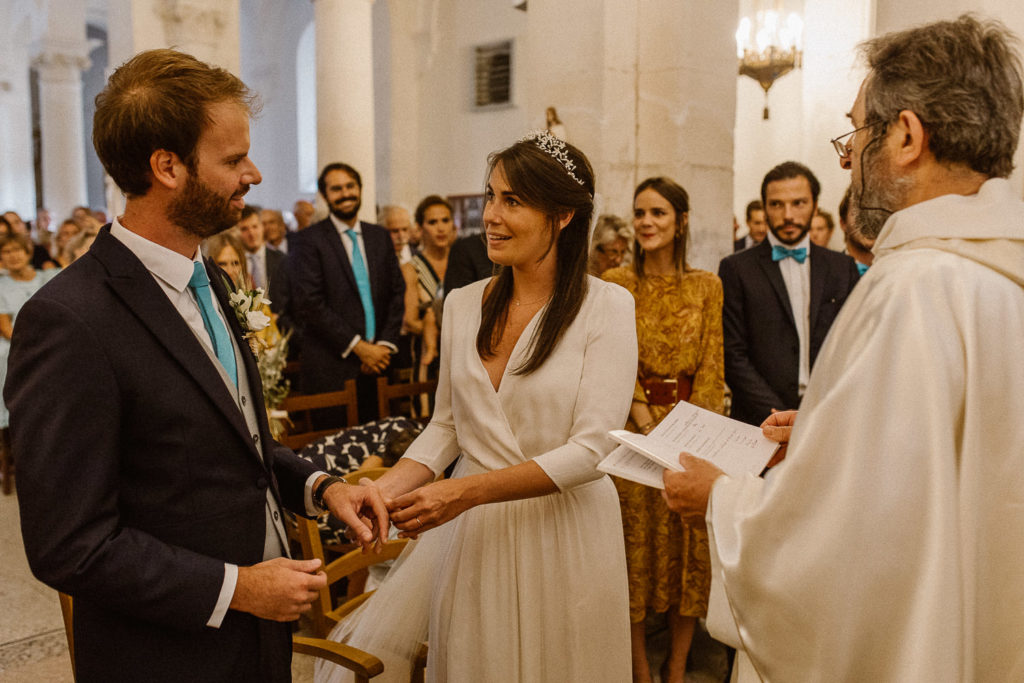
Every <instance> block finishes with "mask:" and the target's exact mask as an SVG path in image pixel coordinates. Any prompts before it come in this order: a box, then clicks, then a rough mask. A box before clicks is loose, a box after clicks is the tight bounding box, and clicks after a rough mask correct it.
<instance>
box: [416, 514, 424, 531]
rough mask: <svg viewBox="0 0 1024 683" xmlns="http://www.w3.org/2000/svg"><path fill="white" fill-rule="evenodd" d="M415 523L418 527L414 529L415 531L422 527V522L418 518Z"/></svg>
mask: <svg viewBox="0 0 1024 683" xmlns="http://www.w3.org/2000/svg"><path fill="white" fill-rule="evenodd" d="M416 523H417V524H418V525H419V526H418V527H416V528H417V529H419V528H420V527H421V526H423V522H421V521H420V518H419V517H417V518H416Z"/></svg>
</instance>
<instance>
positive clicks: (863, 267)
mask: <svg viewBox="0 0 1024 683" xmlns="http://www.w3.org/2000/svg"><path fill="white" fill-rule="evenodd" d="M868 267H869V266H866V265H864V264H863V263H861V262H860V261H857V274H858V275H864V273H866V272H868Z"/></svg>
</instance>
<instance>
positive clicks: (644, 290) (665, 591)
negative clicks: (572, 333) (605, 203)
mask: <svg viewBox="0 0 1024 683" xmlns="http://www.w3.org/2000/svg"><path fill="white" fill-rule="evenodd" d="M689 212H690V198H689V196H688V195H687V193H686V190H684V189H683V188H682V187H681V186H680V185H678V184H677V183H675V182H673V181H672V180H669V179H668V178H648V179H647V180H645V181H643V182H642V183H640V185H639V186H638V187H637V188H636V192H635V193H634V194H633V231H634V233H635V243H634V249H633V251H634V254H635V256H634V260H633V264H632V265H630V266H621V267H619V268H613V269H612V270H608V271H605V273H604V276H603V277H604V279H605V280H608V281H609V282H614V283H616V284H619V285H622V286H623V287H625V288H626V289H628V290H629V291H630V293H632V294H633V296H634V297H635V299H636V329H637V343H638V345H639V349H640V354H639V355H640V367H639V373H638V377H637V381H636V387H635V390H634V393H633V403H632V406H631V407H630V411H629V418H630V419H629V422H628V423H627V425H626V428H627V429H629V430H630V431H634V432H640V433H642V434H647V433H648V432H650V431H651V430H652V429H654V427H655V426H656V425H657V424H658V422H660V421H661V420H662V418H664V417H665V416H666V415H667V414H668V413H669V411H671V410H672V408H673V407H674V406H675V404H676V403H678V402H679V401H689V402H690V403H693V404H694V405H698V406H700V407H702V408H707V409H709V410H714V411H716V412H722V410H723V408H724V395H725V379H724V374H725V370H724V362H723V350H722V283H721V281H719V279H718V276H716V275H715V274H713V273H709V272H707V271H703V270H697V269H694V268H690V267H689V265H687V263H686V242H687V237H688V232H689V215H690V213H689ZM615 486H616V488H617V489H618V491H619V500H620V502H621V504H622V523H623V531H624V533H625V537H626V559H627V563H628V566H629V616H630V622H631V633H630V635H631V643H632V650H633V680H635V681H641V682H649V681H650V680H651V672H650V670H649V667H648V663H647V651H646V637H645V628H644V621H645V619H646V617H647V616H648V615H649V614H650V613H665V612H668V623H669V630H670V633H671V642H670V647H669V654H668V658H667V659H666V660H665V666H663V667H662V681H664V682H665V683H670V682H671V683H682V681H683V674H684V673H685V671H686V656H687V654H688V653H689V650H690V641H691V638H692V637H693V628H694V625H695V624H696V621H697V618H698V617H701V616H704V615H705V614H706V613H707V608H708V591H709V589H710V585H711V567H710V562H711V560H710V557H709V555H708V545H707V544H708V538H707V531H706V530H704V529H703V528H701V527H699V526H697V525H692V524H687V523H684V522H682V521H681V520H680V517H679V515H676V514H674V513H672V512H671V511H670V510H669V509H668V506H667V505H666V503H665V501H664V500H663V499H662V497H661V492H660V491H658V490H657V489H652V488H650V487H647V486H643V485H641V484H635V483H633V482H629V481H626V480H623V479H615Z"/></svg>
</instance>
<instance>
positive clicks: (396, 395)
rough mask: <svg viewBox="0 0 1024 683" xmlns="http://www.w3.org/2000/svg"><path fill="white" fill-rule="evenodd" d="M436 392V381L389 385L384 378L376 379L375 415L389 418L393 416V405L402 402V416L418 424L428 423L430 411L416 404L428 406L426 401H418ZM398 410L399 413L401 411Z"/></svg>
mask: <svg viewBox="0 0 1024 683" xmlns="http://www.w3.org/2000/svg"><path fill="white" fill-rule="evenodd" d="M436 391H437V380H436V379H431V380H426V381H424V382H403V383H401V384H389V383H388V380H387V378H386V377H379V378H377V414H378V415H379V416H380V417H391V416H392V415H393V414H394V411H393V404H394V403H395V402H397V401H401V400H404V401H405V409H404V412H402V414H404V415H407V416H408V417H411V418H413V419H416V420H419V421H420V422H428V421H429V420H430V410H429V409H425V408H420V407H419V406H417V405H416V404H417V403H420V404H422V405H425V406H426V405H429V401H428V400H424V401H420V400H419V399H420V398H430V397H433V395H434V393H435V392H436ZM399 410H400V411H401V410H402V409H399Z"/></svg>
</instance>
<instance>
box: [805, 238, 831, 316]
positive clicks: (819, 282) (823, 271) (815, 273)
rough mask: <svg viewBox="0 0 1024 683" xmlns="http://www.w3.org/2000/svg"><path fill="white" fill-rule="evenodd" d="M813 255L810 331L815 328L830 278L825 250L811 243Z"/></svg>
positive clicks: (811, 253)
mask: <svg viewBox="0 0 1024 683" xmlns="http://www.w3.org/2000/svg"><path fill="white" fill-rule="evenodd" d="M810 246H811V248H810V252H809V253H810V255H811V300H810V304H809V307H810V309H811V310H810V314H809V315H808V328H807V329H808V331H809V330H813V329H814V322H815V320H816V319H817V317H818V309H819V308H820V307H821V300H822V297H824V296H825V281H826V280H827V279H828V261H826V260H825V258H824V254H823V253H822V252H823V251H824V250H823V249H822V248H821V247H819V246H818V245H816V244H812V245H810Z"/></svg>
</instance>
